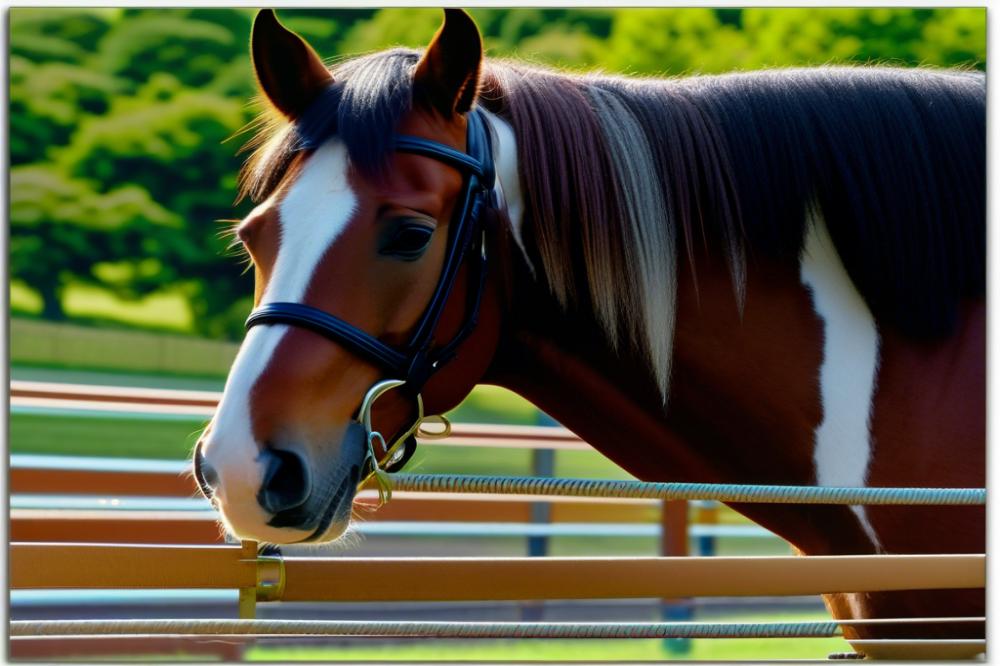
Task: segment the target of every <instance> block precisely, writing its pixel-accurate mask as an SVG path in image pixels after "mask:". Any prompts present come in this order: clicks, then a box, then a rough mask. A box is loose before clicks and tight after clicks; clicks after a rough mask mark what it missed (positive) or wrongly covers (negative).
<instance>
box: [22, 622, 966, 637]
mask: <svg viewBox="0 0 1000 666" xmlns="http://www.w3.org/2000/svg"><path fill="white" fill-rule="evenodd" d="M983 621H985V618H982V617H968V618H961V617H959V618H955V617H945V618H905V619H875V620H841V621H839V622H836V621H825V620H824V621H810V622H747V623H722V622H658V623H636V622H382V621H374V622H373V621H330V620H216V619H199V620H178V619H169V620H42V621H35V620H16V621H13V622H11V623H10V636H11V637H15V638H17V637H21V638H24V637H40V636H98V635H100V636H110V635H118V636H125V635H127V636H137V635H146V636H153V635H155V636H162V635H172V636H181V635H228V636H235V635H254V636H264V635H270V636H293V635H294V636H393V637H422V638H601V639H606V638H828V637H831V636H840V635H841V633H842V632H841V629H840V625H851V624H941V623H955V622H983Z"/></svg>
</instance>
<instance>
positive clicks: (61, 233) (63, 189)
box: [10, 166, 181, 319]
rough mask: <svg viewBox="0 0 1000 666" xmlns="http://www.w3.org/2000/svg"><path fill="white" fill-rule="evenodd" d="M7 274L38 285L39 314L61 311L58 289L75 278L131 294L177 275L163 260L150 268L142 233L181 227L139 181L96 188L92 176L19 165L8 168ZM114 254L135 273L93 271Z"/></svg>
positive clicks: (171, 233) (171, 232) (166, 234)
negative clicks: (113, 276) (112, 278)
mask: <svg viewBox="0 0 1000 666" xmlns="http://www.w3.org/2000/svg"><path fill="white" fill-rule="evenodd" d="M10 185H11V187H10V261H11V274H12V275H14V276H16V277H18V278H19V279H21V280H24V281H25V282H26V283H27V284H28V285H29V286H31V287H32V288H34V289H35V290H37V291H38V293H39V294H40V295H41V297H42V301H43V312H42V315H43V316H44V317H46V318H49V319H62V318H64V314H63V309H62V298H61V296H62V291H63V289H64V288H65V287H66V285H68V284H70V283H72V282H76V283H89V284H97V285H101V286H103V287H106V288H111V289H112V290H113V291H114V292H115V293H116V294H117V295H119V296H120V297H123V298H135V297H137V296H140V295H143V294H145V293H149V292H151V291H153V290H155V289H156V288H158V287H160V286H162V280H163V279H164V278H166V279H171V278H175V277H176V275H175V274H174V273H173V271H172V270H171V268H170V267H169V266H164V265H160V266H159V267H157V271H156V272H158V273H159V275H158V276H157V279H156V280H155V281H151V280H148V279H145V280H144V279H142V276H143V275H147V274H149V273H150V265H149V263H148V261H147V262H146V265H145V267H143V265H142V262H143V261H144V260H146V259H148V258H150V257H149V255H148V254H147V253H146V247H145V246H146V243H147V239H148V238H151V237H155V236H159V237H162V238H168V239H171V238H175V237H176V234H177V233H178V232H179V231H180V229H181V221H180V218H178V217H177V216H176V215H174V214H173V213H171V212H170V211H168V210H166V209H165V208H163V207H162V206H159V205H157V204H156V202H154V201H153V200H151V199H150V198H149V195H148V194H147V193H146V191H145V190H143V189H142V188H141V187H137V186H135V185H121V186H116V187H114V188H112V189H110V190H109V191H107V192H106V193H98V192H95V189H94V187H93V185H92V184H91V183H87V182H85V181H80V180H74V179H71V178H68V177H66V176H65V175H64V174H62V173H60V172H59V171H57V170H56V169H53V168H51V167H45V166H22V167H14V168H13V169H11V174H10ZM108 261H117V262H119V264H120V265H121V266H122V267H123V268H125V269H126V270H131V271H132V272H134V273H135V275H136V277H137V278H138V279H133V280H126V281H118V282H112V283H110V284H109V283H108V281H107V280H106V279H105V277H104V276H102V275H101V274H100V272H99V269H98V266H100V264H101V263H102V262H108Z"/></svg>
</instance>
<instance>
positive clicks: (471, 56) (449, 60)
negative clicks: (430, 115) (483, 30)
mask: <svg viewBox="0 0 1000 666" xmlns="http://www.w3.org/2000/svg"><path fill="white" fill-rule="evenodd" d="M482 60H483V41H482V39H481V38H480V36H479V28H477V27H476V23H475V21H473V20H472V17H471V16H469V15H468V14H467V13H465V12H464V11H463V10H461V9H445V10H444V23H442V24H441V27H440V28H438V31H437V33H436V34H435V35H434V38H433V39H432V40H431V43H430V46H428V47H427V50H426V51H425V52H424V55H423V57H422V58H421V59H420V62H418V63H417V68H416V70H415V72H414V74H413V94H414V101H415V102H417V103H419V104H423V105H425V106H429V107H430V108H432V109H435V110H437V111H438V112H439V113H441V115H443V116H445V117H448V116H451V115H452V114H453V113H465V112H466V111H468V110H469V109H470V108H472V103H473V102H474V101H475V99H476V93H477V92H478V89H479V67H480V64H481V63H482Z"/></svg>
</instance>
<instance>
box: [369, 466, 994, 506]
mask: <svg viewBox="0 0 1000 666" xmlns="http://www.w3.org/2000/svg"><path fill="white" fill-rule="evenodd" d="M389 478H390V479H391V481H392V487H393V489H394V490H406V491H415V492H459V493H484V494H493V495H497V494H509V493H514V494H519V495H563V496H570V497H618V498H640V499H661V500H716V501H719V502H753V503H769V504H778V503H781V504H786V503H787V504H849V505H855V504H864V505H891V504H898V505H902V504H909V505H936V506H974V505H981V504H985V503H986V489H985V488H838V487H832V486H831V487H825V486H773V485H771V486H756V485H739V484H731V483H719V484H715V483H650V482H645V481H631V480H623V481H608V480H597V479H551V478H537V477H519V476H472V475H462V474H390V475H389Z"/></svg>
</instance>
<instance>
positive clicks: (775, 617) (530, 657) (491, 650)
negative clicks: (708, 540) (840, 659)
mask: <svg viewBox="0 0 1000 666" xmlns="http://www.w3.org/2000/svg"><path fill="white" fill-rule="evenodd" d="M826 619H829V618H828V617H827V616H825V615H822V614H819V613H781V614H763V613H761V614H756V615H748V614H740V615H733V616H728V617H725V618H717V617H714V616H713V617H712V618H711V620H710V621H727V622H777V621H791V622H794V621H806V620H826ZM850 651H851V647H850V645H849V644H848V643H847V642H846V641H844V640H843V639H841V638H768V639H750V638H741V639H698V640H693V641H691V652H690V653H689V654H685V655H678V654H675V653H670V652H667V651H666V649H665V647H664V642H663V641H661V640H645V639H643V640H543V639H537V640H536V639H530V640H508V641H499V640H497V641H493V640H489V641H487V640H483V641H461V640H452V641H448V640H426V641H420V642H413V643H406V644H395V645H394V644H391V643H388V644H386V643H383V644H378V645H357V644H352V645H345V646H343V647H313V646H309V647H267V646H254V647H251V648H250V649H249V650H248V651H247V653H246V659H247V660H248V661H282V662H287V661H432V662H440V661H561V662H565V661H574V660H594V661H612V662H620V661H662V660H665V659H693V660H709V661H726V660H776V659H824V658H826V656H827V655H828V654H830V653H831V652H850Z"/></svg>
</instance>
